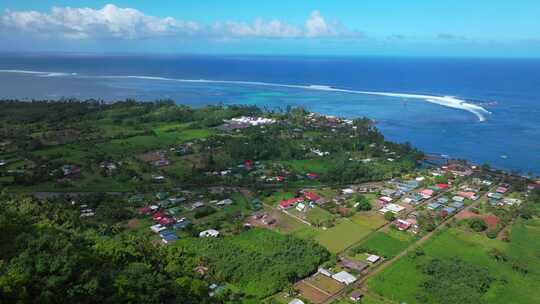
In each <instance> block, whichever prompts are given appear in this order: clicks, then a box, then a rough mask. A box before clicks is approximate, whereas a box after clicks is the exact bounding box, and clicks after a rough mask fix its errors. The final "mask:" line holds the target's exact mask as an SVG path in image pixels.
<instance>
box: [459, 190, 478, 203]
mask: <svg viewBox="0 0 540 304" xmlns="http://www.w3.org/2000/svg"><path fill="white" fill-rule="evenodd" d="M457 195H458V196H461V197H464V198H467V199H470V200H473V201H475V200H477V199H478V196H476V193H474V192H472V191H460V192H458V193H457Z"/></svg>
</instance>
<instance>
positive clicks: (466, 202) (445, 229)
mask: <svg viewBox="0 0 540 304" xmlns="http://www.w3.org/2000/svg"><path fill="white" fill-rule="evenodd" d="M0 102H1V103H2V111H1V112H0V124H1V128H0V130H1V136H0V186H1V189H2V190H1V192H0V206H1V208H0V232H1V233H0V299H1V300H0V302H1V303H4V301H5V303H96V302H101V303H284V304H287V303H295V304H298V303H314V304H322V303H340V304H344V303H378V304H386V303H471V304H472V303H488V302H489V303H536V302H539V301H540V291H539V290H538V289H537V288H535V287H536V285H537V284H538V281H539V279H540V255H539V254H538V253H539V252H540V228H539V227H540V217H539V216H540V180H537V179H536V178H535V177H532V176H520V175H516V174H512V173H510V172H504V171H501V170H496V169H492V168H490V166H489V165H486V164H483V165H478V164H472V163H470V162H468V161H466V160H456V159H446V158H441V157H433V156H432V155H427V154H425V153H423V152H422V151H419V150H418V149H416V148H414V147H413V146H412V145H411V144H409V143H394V142H391V141H388V140H386V139H385V138H384V136H383V134H382V133H381V132H380V131H379V130H378V129H377V126H376V124H375V123H374V122H373V121H372V120H370V119H368V118H357V119H345V118H342V117H334V116H328V115H323V114H319V113H313V112H310V111H308V110H306V109H303V108H291V107H286V108H284V109H271V110H269V109H265V110H263V109H260V108H258V107H255V106H246V105H235V106H223V105H209V106H203V107H199V108H192V107H188V106H185V105H179V104H177V103H176V102H174V101H172V100H158V101H155V102H138V101H135V100H125V101H118V102H114V103H105V102H102V101H99V100H86V101H79V100H72V99H63V100H55V101H52V100H42V101H18V100H2V101H0ZM479 148H481V147H479Z"/></svg>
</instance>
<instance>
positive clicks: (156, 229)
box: [150, 224, 167, 233]
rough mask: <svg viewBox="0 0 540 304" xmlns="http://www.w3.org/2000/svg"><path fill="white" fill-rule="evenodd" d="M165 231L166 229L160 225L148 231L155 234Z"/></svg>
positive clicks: (151, 227)
mask: <svg viewBox="0 0 540 304" xmlns="http://www.w3.org/2000/svg"><path fill="white" fill-rule="evenodd" d="M165 229H167V227H165V226H161V225H160V224H156V225H153V226H150V230H152V232H155V233H159V232H161V231H163V230H165Z"/></svg>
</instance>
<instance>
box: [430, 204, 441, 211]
mask: <svg viewBox="0 0 540 304" xmlns="http://www.w3.org/2000/svg"><path fill="white" fill-rule="evenodd" d="M440 207H441V204H439V203H429V204H428V205H427V208H428V209H429V210H437V209H439V208H440Z"/></svg>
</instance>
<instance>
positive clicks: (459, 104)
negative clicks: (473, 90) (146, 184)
mask: <svg viewBox="0 0 540 304" xmlns="http://www.w3.org/2000/svg"><path fill="white" fill-rule="evenodd" d="M0 73H23V74H35V75H38V76H42V77H60V76H76V75H77V73H59V72H43V71H30V70H0ZM91 77H97V78H128V79H142V80H159V81H176V82H185V83H215V84H232V85H251V86H268V87H281V88H293V89H302V90H315V91H327V92H338V93H347V94H362V95H376V96H385V97H394V98H403V99H418V100H423V101H426V102H430V103H433V104H438V105H441V106H444V107H448V108H453V109H459V110H464V111H467V112H470V113H472V114H474V115H476V117H478V120H479V121H481V122H482V121H485V120H486V115H489V114H491V112H489V111H488V110H486V109H485V108H483V107H481V106H479V105H476V104H472V103H469V102H467V101H466V100H464V99H459V98H456V97H453V96H436V95H424V94H408V93H392V92H375V91H357V90H348V89H338V88H334V87H331V86H327V85H295V84H280V83H271V82H259V81H235V80H209V79H176V78H166V77H156V76H137V75H128V76H119V75H118V76H115V75H111V76H91Z"/></svg>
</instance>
